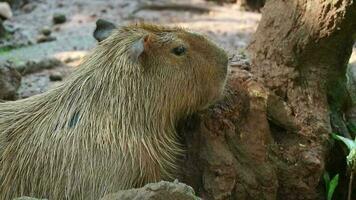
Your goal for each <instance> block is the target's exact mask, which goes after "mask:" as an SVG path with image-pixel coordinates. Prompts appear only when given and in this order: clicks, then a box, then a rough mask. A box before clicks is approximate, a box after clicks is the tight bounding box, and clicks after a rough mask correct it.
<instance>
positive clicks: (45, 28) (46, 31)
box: [41, 26, 52, 36]
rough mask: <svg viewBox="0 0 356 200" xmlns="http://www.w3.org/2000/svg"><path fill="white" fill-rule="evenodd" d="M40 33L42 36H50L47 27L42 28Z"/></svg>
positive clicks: (49, 30) (50, 31)
mask: <svg viewBox="0 0 356 200" xmlns="http://www.w3.org/2000/svg"><path fill="white" fill-rule="evenodd" d="M41 33H42V34H43V35H44V36H49V35H51V33H52V30H51V29H50V28H49V27H48V26H45V27H43V28H42V30H41Z"/></svg>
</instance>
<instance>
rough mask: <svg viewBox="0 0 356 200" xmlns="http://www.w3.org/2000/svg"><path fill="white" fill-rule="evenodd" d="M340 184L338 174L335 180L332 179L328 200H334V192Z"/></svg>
mask: <svg viewBox="0 0 356 200" xmlns="http://www.w3.org/2000/svg"><path fill="white" fill-rule="evenodd" d="M338 184H339V174H336V175H335V176H334V178H333V179H331V181H330V184H329V190H328V196H327V197H328V200H332V197H333V195H334V191H335V189H336V187H337V185H338Z"/></svg>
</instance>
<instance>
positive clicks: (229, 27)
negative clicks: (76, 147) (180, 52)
mask: <svg viewBox="0 0 356 200" xmlns="http://www.w3.org/2000/svg"><path fill="white" fill-rule="evenodd" d="M152 4H154V5H159V6H163V7H165V6H166V7H167V8H168V7H169V6H170V5H172V4H179V5H188V6H187V7H186V8H184V9H183V10H178V9H177V8H170V9H167V8H163V9H160V10H155V9H141V10H139V8H142V7H145V6H146V7H147V5H152ZM148 7H149V6H148ZM196 7H198V8H203V9H205V10H208V11H203V12H202V11H201V10H197V9H194V8H196ZM57 13H59V14H64V15H65V16H66V18H67V20H66V22H65V23H63V24H59V25H54V24H53V21H52V18H53V15H54V14H57ZM99 18H103V19H106V20H109V21H112V22H114V23H116V24H128V23H135V22H142V21H144V22H152V23H158V24H164V25H170V26H182V27H186V28H188V29H190V30H192V31H196V32H199V33H202V34H205V35H208V36H209V37H210V38H212V40H214V41H216V42H217V43H218V44H220V45H221V46H222V47H223V48H224V49H226V51H227V52H228V53H229V55H230V56H232V55H233V54H237V53H240V52H242V51H243V49H244V48H245V47H246V46H247V44H248V42H249V40H250V38H251V35H252V34H253V33H254V31H255V30H256V28H257V25H258V22H259V20H260V14H259V13H253V12H244V11H241V10H240V9H239V7H238V6H237V5H235V4H225V5H217V4H215V3H213V2H209V3H207V2H205V1H203V0H193V1H187V0H184V1H168V0H165V1H163V0H162V1H143V0H141V1H140V0H130V1H129V0H106V1H101V0H90V1H88V0H75V1H72V0H34V1H30V2H29V3H27V4H25V5H23V6H22V7H20V8H18V9H15V10H14V17H13V18H12V19H10V20H8V21H7V22H6V25H7V26H8V27H11V28H12V29H13V30H16V31H15V32H17V34H18V33H20V35H21V37H18V38H20V39H18V40H15V41H14V42H19V43H26V42H27V41H25V42H24V41H23V40H28V41H30V43H32V44H33V45H32V46H31V47H30V48H27V49H26V48H20V49H16V50H15V51H12V52H11V51H10V52H9V53H8V55H5V56H4V58H5V57H6V58H13V57H15V58H16V60H18V59H19V58H23V60H24V61H27V60H33V59H34V60H41V59H46V58H47V57H56V58H59V59H60V60H62V61H66V63H67V64H66V65H61V67H56V68H54V69H50V70H44V71H40V72H36V73H31V74H28V75H25V76H24V77H23V79H22V85H21V87H20V89H19V98H26V97H28V96H31V95H34V94H38V93H41V92H44V91H46V90H48V89H49V88H50V87H52V86H53V85H56V84H58V81H57V82H51V81H50V78H49V77H50V75H51V74H56V75H58V74H59V75H60V76H62V77H63V78H64V79H65V77H66V75H68V74H70V72H71V71H72V70H73V66H76V65H77V64H78V63H79V62H78V60H77V59H76V58H81V57H82V55H84V54H85V53H86V52H87V51H88V50H90V49H91V48H92V47H94V46H95V45H96V42H95V40H94V39H93V36H92V34H93V31H94V29H95V22H96V20H97V19H99ZM44 28H49V29H50V30H51V32H52V33H51V35H52V36H54V37H55V38H56V40H55V41H51V42H47V43H45V44H43V43H41V44H36V39H37V38H38V37H40V35H41V30H43V29H44ZM78 41H79V42H78ZM73 55H80V56H74V57H75V58H74V59H73ZM72 61H75V62H74V63H73V62H72Z"/></svg>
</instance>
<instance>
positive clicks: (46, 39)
mask: <svg viewBox="0 0 356 200" xmlns="http://www.w3.org/2000/svg"><path fill="white" fill-rule="evenodd" d="M56 39H57V38H56V37H54V36H50V35H49V36H46V35H39V36H38V37H37V39H36V41H37V43H43V42H51V41H54V40H56Z"/></svg>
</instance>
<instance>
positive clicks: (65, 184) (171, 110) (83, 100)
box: [0, 24, 228, 200]
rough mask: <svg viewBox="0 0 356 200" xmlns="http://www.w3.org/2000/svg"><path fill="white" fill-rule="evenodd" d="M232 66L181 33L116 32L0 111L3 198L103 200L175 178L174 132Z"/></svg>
mask: <svg viewBox="0 0 356 200" xmlns="http://www.w3.org/2000/svg"><path fill="white" fill-rule="evenodd" d="M227 61H228V59H227V55H226V53H225V52H224V51H223V50H222V49H220V48H219V47H217V46H216V45H215V44H213V43H212V42H211V41H209V40H208V39H207V38H205V37H204V36H201V35H199V34H197V33H193V32H189V31H187V30H184V29H182V28H176V27H164V26H157V25H152V24H133V25H128V26H122V27H119V28H117V29H115V30H114V31H113V32H112V34H111V35H110V36H109V37H108V38H106V39H105V40H103V41H102V42H100V43H99V44H98V45H97V47H95V48H94V50H93V51H92V52H91V53H90V54H89V55H88V56H87V57H86V58H84V60H83V62H82V63H81V64H80V66H79V67H78V69H76V71H75V72H73V74H72V75H71V76H70V77H68V79H67V80H66V81H65V82H64V83H63V84H62V85H60V86H58V87H57V88H54V89H52V90H50V91H48V92H45V93H43V94H40V95H36V96H32V97H30V98H28V99H23V100H18V101H14V102H5V103H1V104H0V170H1V171H0V172H1V173H0V184H1V185H0V199H1V200H8V199H12V198H14V197H19V196H33V197H37V198H48V199H50V200H57V199H85V200H88V199H89V200H90V199H93V200H98V199H99V198H100V197H102V196H104V195H105V194H107V193H111V192H116V191H118V190H122V189H127V188H132V187H139V186H142V185H143V184H146V183H148V182H155V181H159V180H172V179H174V178H176V177H177V174H179V168H178V163H179V162H178V161H179V158H181V156H182V155H183V153H184V148H183V145H182V144H181V142H180V141H181V140H180V138H179V135H178V134H177V132H176V130H175V127H176V125H177V123H178V121H179V120H180V119H182V118H184V117H186V116H187V115H190V114H191V113H193V112H196V111H199V110H201V109H204V108H206V107H207V106H209V105H210V104H212V103H213V102H215V101H216V100H217V99H219V98H220V96H221V94H222V91H223V87H224V85H225V78H226V73H227V72H226V71H227Z"/></svg>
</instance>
